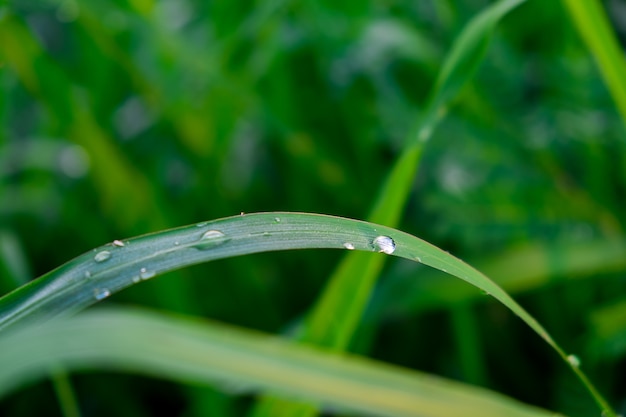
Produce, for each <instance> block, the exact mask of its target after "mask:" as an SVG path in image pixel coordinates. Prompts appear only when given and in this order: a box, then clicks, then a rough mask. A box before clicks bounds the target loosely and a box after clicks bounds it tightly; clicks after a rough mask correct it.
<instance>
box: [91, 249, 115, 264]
mask: <svg viewBox="0 0 626 417" xmlns="http://www.w3.org/2000/svg"><path fill="white" fill-rule="evenodd" d="M109 258H111V252H109V251H108V250H103V251H102V252H98V253H96V256H94V257H93V260H94V261H96V262H104V261H106V260H107V259H109Z"/></svg>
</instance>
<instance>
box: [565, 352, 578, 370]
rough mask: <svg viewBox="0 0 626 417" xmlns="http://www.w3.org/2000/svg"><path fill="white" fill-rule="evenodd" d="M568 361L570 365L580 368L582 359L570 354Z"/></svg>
mask: <svg viewBox="0 0 626 417" xmlns="http://www.w3.org/2000/svg"><path fill="white" fill-rule="evenodd" d="M567 361H568V362H569V363H570V365H572V366H574V367H576V368H578V367H579V366H580V359H579V358H578V356H576V355H568V356H567Z"/></svg>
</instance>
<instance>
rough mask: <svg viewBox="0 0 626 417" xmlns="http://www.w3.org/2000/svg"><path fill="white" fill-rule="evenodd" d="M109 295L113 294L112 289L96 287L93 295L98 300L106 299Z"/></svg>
mask: <svg viewBox="0 0 626 417" xmlns="http://www.w3.org/2000/svg"><path fill="white" fill-rule="evenodd" d="M109 295H111V291H109V290H107V289H106V288H96V289H94V290H93V296H94V297H95V298H96V300H98V301H100V300H104V299H105V298H107V297H108V296H109Z"/></svg>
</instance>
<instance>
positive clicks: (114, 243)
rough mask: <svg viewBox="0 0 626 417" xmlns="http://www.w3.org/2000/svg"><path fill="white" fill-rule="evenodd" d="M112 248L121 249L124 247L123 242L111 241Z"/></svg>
mask: <svg viewBox="0 0 626 417" xmlns="http://www.w3.org/2000/svg"><path fill="white" fill-rule="evenodd" d="M113 246H117V247H119V248H121V247H123V246H124V242H122V241H121V240H117V239H116V240H114V241H113Z"/></svg>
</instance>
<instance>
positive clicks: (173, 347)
mask: <svg viewBox="0 0 626 417" xmlns="http://www.w3.org/2000/svg"><path fill="white" fill-rule="evenodd" d="M164 341H166V343H164ZM0 351H1V352H2V355H0V369H2V372H1V373H0V397H1V396H3V395H6V394H7V393H8V392H10V390H12V389H15V388H16V387H18V386H19V385H21V384H23V383H24V382H26V381H27V380H32V379H34V378H37V377H42V376H43V375H44V374H45V372H46V371H47V370H48V369H49V367H50V366H51V364H59V363H61V364H63V366H65V367H68V368H72V369H85V368H89V369H93V368H94V367H97V368H105V369H108V370H112V369H113V370H123V371H131V372H139V373H142V374H148V375H154V376H157V377H162V378H163V377H165V378H169V379H174V380H178V381H181V382H196V383H197V382H202V383H211V384H217V385H218V386H219V385H221V386H223V387H224V388H226V389H230V390H233V389H235V390H237V391H238V392H249V391H252V390H259V389H264V390H269V391H272V392H277V393H280V394H282V395H287V396H290V397H294V398H304V399H308V400H315V401H319V402H322V403H324V404H325V405H328V406H331V407H333V408H337V409H338V410H342V411H343V410H345V411H351V412H357V413H359V414H367V415H377V416H394V417H398V416H399V417H403V416H405V417H418V416H419V417H447V416H466V417H470V416H475V415H481V416H485V417H496V416H508V417H548V416H554V414H553V413H551V412H548V411H545V410H541V409H539V408H535V407H532V406H528V405H525V404H522V403H519V402H517V401H514V400H512V399H510V398H507V397H504V396H502V395H500V394H497V393H494V392H491V391H488V390H486V389H482V388H477V387H473V386H469V385H465V384H461V383H458V382H452V381H448V380H445V379H443V378H439V377H434V376H431V375H427V374H422V373H419V372H415V371H409V370H406V369H403V368H400V367H395V366H391V365H387V364H383V363H380V362H376V361H373V360H368V359H366V358H359V357H356V356H346V355H342V356H338V355H333V354H330V353H328V352H324V351H320V350H318V349H315V348H312V347H305V346H302V345H299V344H296V343H293V342H288V341H286V340H283V339H280V338H278V337H271V336H267V335H263V334H259V333H257V332H254V331H250V330H243V329H239V328H235V327H231V326H227V325H222V324H217V323H211V322H207V321H205V320H202V322H200V321H197V320H192V319H185V318H182V317H172V316H166V315H163V314H157V313H153V312H149V311H146V310H144V311H141V310H139V309H100V311H91V312H87V313H85V314H82V315H79V316H76V317H71V318H64V319H60V320H56V321H52V322H49V323H47V324H46V325H45V326H37V325H36V326H26V327H25V328H20V329H17V331H9V332H7V333H5V334H4V335H3V337H2V338H0Z"/></svg>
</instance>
